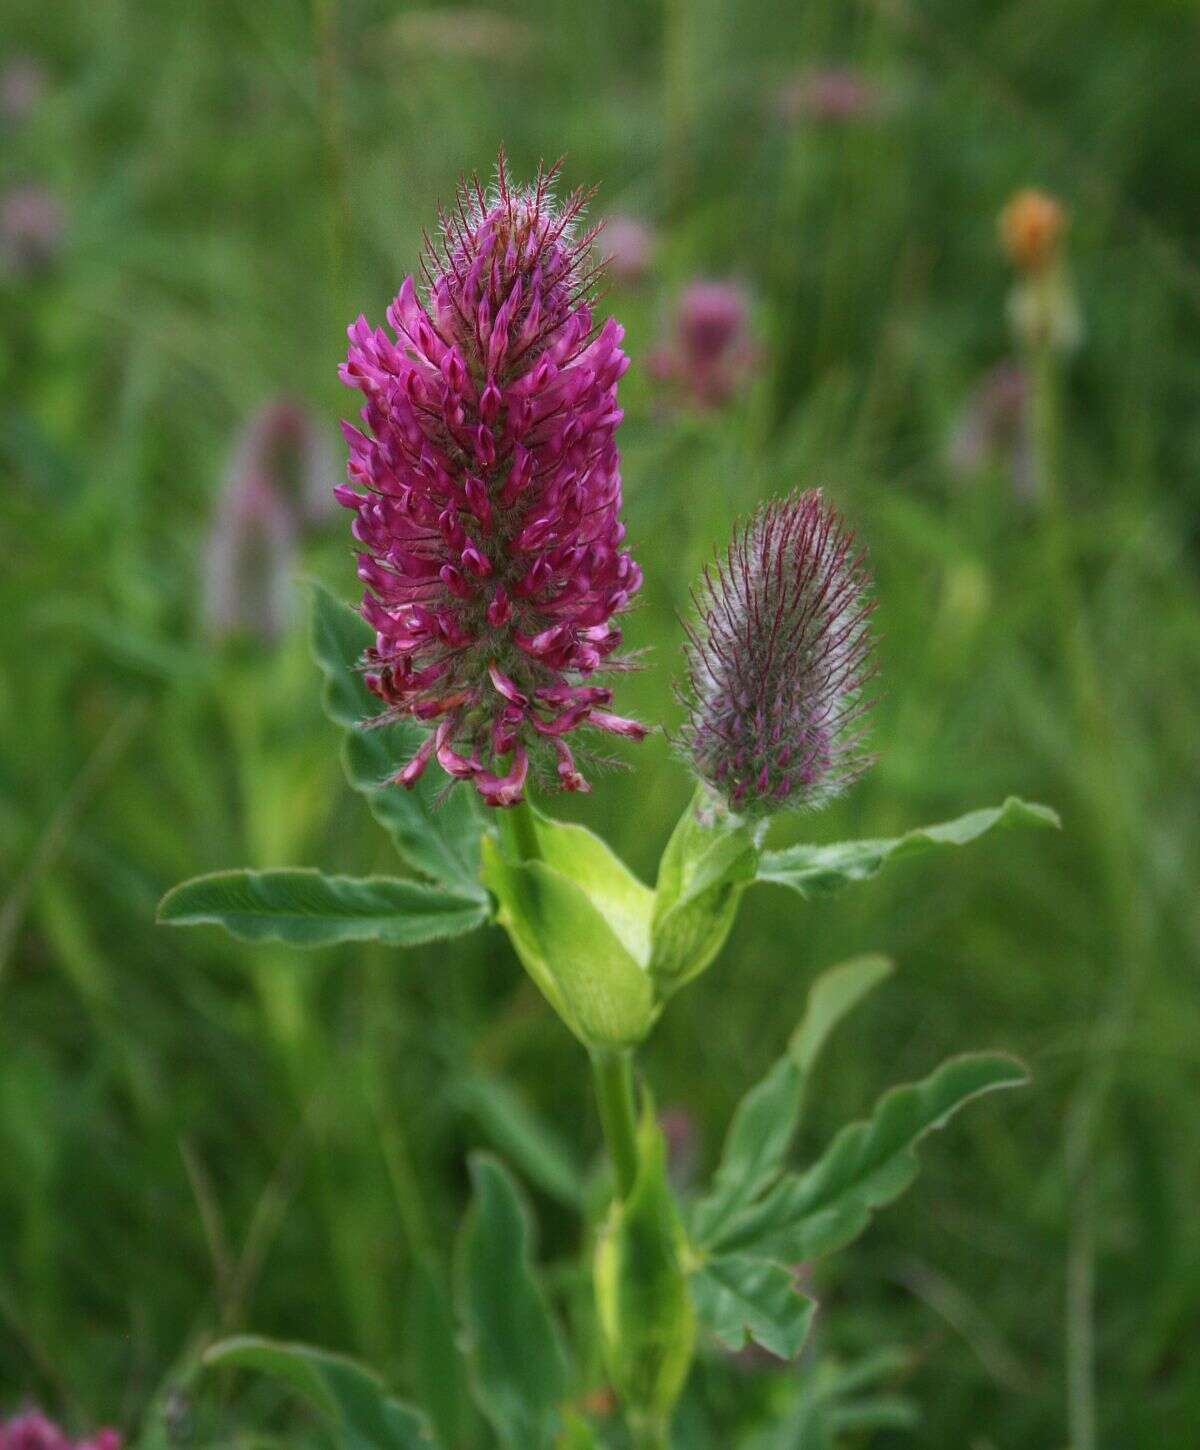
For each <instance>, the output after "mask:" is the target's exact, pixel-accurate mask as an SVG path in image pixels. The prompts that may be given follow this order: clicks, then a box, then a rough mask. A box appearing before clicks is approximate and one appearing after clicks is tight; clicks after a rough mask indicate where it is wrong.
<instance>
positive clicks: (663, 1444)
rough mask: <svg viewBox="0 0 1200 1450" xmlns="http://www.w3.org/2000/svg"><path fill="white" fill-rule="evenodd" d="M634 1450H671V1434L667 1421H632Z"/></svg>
mask: <svg viewBox="0 0 1200 1450" xmlns="http://www.w3.org/2000/svg"><path fill="white" fill-rule="evenodd" d="M629 1430H630V1434H631V1435H632V1437H633V1450H671V1432H670V1429H669V1428H668V1426H667V1422H666V1421H665V1420H659V1419H654V1420H642V1419H631V1420H630V1422H629Z"/></svg>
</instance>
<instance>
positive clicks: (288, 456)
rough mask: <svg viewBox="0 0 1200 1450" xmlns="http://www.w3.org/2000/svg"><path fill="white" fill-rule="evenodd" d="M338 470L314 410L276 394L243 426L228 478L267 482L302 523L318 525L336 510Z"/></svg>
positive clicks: (325, 434)
mask: <svg viewBox="0 0 1200 1450" xmlns="http://www.w3.org/2000/svg"><path fill="white" fill-rule="evenodd" d="M336 468H337V465H336V463H335V461H334V452H333V447H332V444H331V441H330V438H329V434H328V433H327V432H326V430H325V428H324V427H323V426H322V424H321V423H320V422H319V421H318V420H317V418H316V417H314V415H313V414H312V412H311V411H310V410H309V409H308V408H306V407H305V405H304V404H303V403H301V402H298V401H296V400H294V399H292V398H274V399H272V400H271V401H270V402H269V403H266V404H265V405H264V406H263V407H262V408H260V409H259V410H258V412H257V413H255V414H254V416H253V417H252V418H251V419H250V420H249V421H248V422H247V424H246V425H245V427H244V428H243V429H242V432H241V434H240V435H239V437H238V440H237V442H236V444H235V445H234V454H233V459H232V461H231V463H230V465H229V476H230V477H231V478H237V477H244V476H246V475H248V474H255V475H257V476H258V477H260V478H262V479H265V480H267V481H268V482H269V484H270V486H271V487H272V488H273V489H274V490H275V492H276V493H277V494H278V496H279V497H280V499H282V500H283V501H284V502H285V503H286V504H287V505H288V506H289V507H290V508H291V509H292V510H293V512H294V513H295V514H296V515H297V516H298V518H299V519H300V520H301V521H302V522H303V523H305V524H319V523H321V522H322V521H324V520H325V519H328V518H330V517H332V516H333V514H334V513H335V512H336V510H337V503H336V500H335V499H334V497H333V494H332V492H331V484H332V482H333V480H334V478H335V476H336Z"/></svg>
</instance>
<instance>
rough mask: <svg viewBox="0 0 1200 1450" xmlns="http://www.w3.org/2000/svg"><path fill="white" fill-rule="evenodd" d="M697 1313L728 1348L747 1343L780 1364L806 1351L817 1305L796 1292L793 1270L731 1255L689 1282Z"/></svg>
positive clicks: (697, 1273)
mask: <svg viewBox="0 0 1200 1450" xmlns="http://www.w3.org/2000/svg"><path fill="white" fill-rule="evenodd" d="M689 1283H690V1286H691V1291H692V1299H693V1301H694V1303H695V1305H696V1313H697V1314H698V1315H699V1316H700V1318H701V1319H702V1320H704V1322H705V1323H706V1324H707V1325H708V1326H709V1328H710V1329H711V1330H712V1331H713V1333H714V1334H715V1335H716V1336H717V1338H718V1339H719V1340H720V1341H721V1343H722V1344H724V1345H725V1347H726V1348H727V1349H731V1350H733V1351H734V1352H735V1353H736V1351H738V1350H740V1349H744V1348H745V1347H746V1343H747V1341H748V1340H751V1339H753V1340H754V1341H755V1342H756V1343H757V1344H761V1345H762V1347H763V1348H764V1349H766V1350H770V1352H771V1353H772V1354H774V1355H776V1356H778V1358H780V1359H795V1357H796V1356H797V1355H798V1354H799V1353H800V1351H801V1349H802V1348H803V1347H804V1341H805V1339H806V1338H807V1336H808V1331H809V1327H810V1326H811V1324H812V1317H813V1313H814V1312H815V1310H816V1307H817V1306H816V1304H815V1303H814V1301H813V1300H812V1299H810V1298H808V1296H807V1295H805V1294H804V1293H802V1292H801V1291H800V1290H799V1289H797V1287H796V1280H795V1272H794V1270H791V1269H787V1268H784V1266H783V1265H782V1264H774V1263H771V1262H769V1261H768V1260H766V1259H754V1258H748V1257H746V1256H744V1255H741V1254H731V1255H729V1256H728V1257H726V1258H717V1259H711V1260H709V1262H708V1263H706V1264H705V1265H704V1266H703V1268H701V1269H698V1270H697V1271H696V1272H695V1273H694V1274H693V1275H692V1277H691V1279H690V1280H689Z"/></svg>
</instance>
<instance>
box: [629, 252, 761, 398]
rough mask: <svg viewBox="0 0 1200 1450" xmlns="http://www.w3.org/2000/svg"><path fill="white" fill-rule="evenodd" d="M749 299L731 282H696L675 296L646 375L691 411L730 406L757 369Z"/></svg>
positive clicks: (757, 355)
mask: <svg viewBox="0 0 1200 1450" xmlns="http://www.w3.org/2000/svg"><path fill="white" fill-rule="evenodd" d="M749 321H750V299H749V297H748V295H747V293H746V291H745V289H744V288H743V287H741V286H740V285H739V284H738V283H736V282H725V281H715V280H708V279H705V278H698V279H697V280H696V281H693V282H690V283H689V284H688V286H687V287H685V288H684V290H683V292H682V293H681V294H680V297H679V302H678V305H677V308H676V312H675V317H674V320H673V330H672V335H671V337H670V338H669V340H667V341H665V342H663V343H661V344H660V345H659V346H658V347H657V348H655V350H654V351H653V352H652V353H651V355H650V359H649V365H650V371H651V373H652V374H653V375H654V376H655V377H657V378H659V379H660V380H661V381H663V382H666V383H669V384H672V385H673V386H674V387H675V388H676V390H677V391H679V392H680V393H682V394H683V396H684V397H686V398H687V399H688V401H689V402H690V403H691V404H692V405H693V406H694V407H696V408H700V409H707V408H718V407H720V406H722V405H723V404H725V403H727V402H729V401H730V399H731V398H732V397H733V396H734V395H735V394H736V393H737V391H738V389H739V388H740V387H741V386H742V384H743V383H744V382H745V381H746V379H747V378H748V377H749V375H750V374H751V372H753V370H754V368H755V367H756V365H757V364H758V361H759V350H758V348H757V347H756V345H755V344H754V343H753V342H752V341H751V339H750V334H749Z"/></svg>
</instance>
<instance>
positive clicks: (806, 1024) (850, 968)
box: [788, 953, 893, 1073]
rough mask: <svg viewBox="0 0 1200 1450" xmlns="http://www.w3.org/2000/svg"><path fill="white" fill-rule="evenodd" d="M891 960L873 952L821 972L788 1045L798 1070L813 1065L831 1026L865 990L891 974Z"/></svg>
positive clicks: (871, 989) (843, 1015)
mask: <svg viewBox="0 0 1200 1450" xmlns="http://www.w3.org/2000/svg"><path fill="white" fill-rule="evenodd" d="M892 967H893V963H892V962H891V961H889V960H888V958H887V957H881V956H878V955H876V954H874V953H872V954H869V955H867V956H862V957H852V958H851V959H850V961H848V962H842V963H841V965H840V966H836V967H830V968H829V970H828V971H826V972H822V973H821V975H820V976H819V977H818V978H817V979H816V981H815V982H814V983H813V984H812V986H811V987H810V988H809V989H808V1001H807V1002H806V1003H805V1007H804V1016H803V1018H802V1019H801V1021H800V1026H799V1027H797V1028H796V1031H795V1033H794V1035H793V1037H792V1040H791V1043H790V1044H789V1046H788V1052H789V1054H790V1056H791V1057H792V1058H793V1059H794V1060H795V1062H796V1063H797V1065H798V1066H799V1068H800V1070H801V1072H804V1073H809V1072H811V1071H812V1070H813V1068H814V1067H815V1066H816V1063H817V1059H818V1058H819V1057H820V1055H821V1051H822V1049H823V1048H824V1046H825V1044H826V1042H828V1041H829V1036H830V1034H831V1033H832V1032H833V1029H834V1028H835V1027H836V1026H837V1025H838V1023H839V1022H841V1021H842V1019H843V1018H844V1017H847V1016H848V1015H849V1014H850V1013H851V1012H852V1011H853V1010H854V1009H855V1007H857V1006H858V1004H859V1003H860V1002H861V1001H862V999H863V998H864V997H865V996H866V995H867V993H868V992H873V991H874V990H875V988H876V987H878V986H879V984H880V983H881V982H882V981H883V980H884V978H885V977H889V976H890V975H891V973H892Z"/></svg>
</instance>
